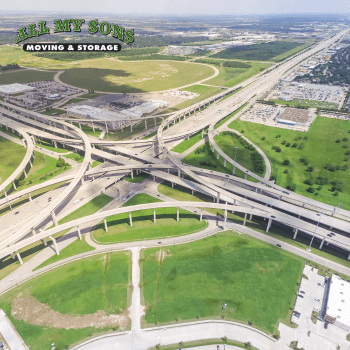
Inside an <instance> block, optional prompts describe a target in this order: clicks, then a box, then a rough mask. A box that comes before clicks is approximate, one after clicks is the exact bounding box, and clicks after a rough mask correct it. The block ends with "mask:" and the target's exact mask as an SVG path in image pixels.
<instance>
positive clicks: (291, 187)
mask: <svg viewBox="0 0 350 350" xmlns="http://www.w3.org/2000/svg"><path fill="white" fill-rule="evenodd" d="M296 188H297V186H296V185H295V184H291V185H288V186H287V190H289V191H292V192H295V190H296Z"/></svg>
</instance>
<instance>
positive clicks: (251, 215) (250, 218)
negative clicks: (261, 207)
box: [249, 207, 254, 220]
mask: <svg viewBox="0 0 350 350" xmlns="http://www.w3.org/2000/svg"><path fill="white" fill-rule="evenodd" d="M252 209H254V207H252ZM252 219H253V214H250V216H249V220H252Z"/></svg>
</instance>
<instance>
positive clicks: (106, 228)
mask: <svg viewBox="0 0 350 350" xmlns="http://www.w3.org/2000/svg"><path fill="white" fill-rule="evenodd" d="M103 222H104V224H105V231H106V232H108V226H107V220H106V218H104V219H103Z"/></svg>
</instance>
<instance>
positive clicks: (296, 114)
mask: <svg viewBox="0 0 350 350" xmlns="http://www.w3.org/2000/svg"><path fill="white" fill-rule="evenodd" d="M278 119H283V120H288V121H293V122H295V123H307V122H308V121H309V111H308V110H304V109H297V108H290V107H287V108H285V109H284V111H283V112H282V113H281V114H280V115H279V116H278Z"/></svg>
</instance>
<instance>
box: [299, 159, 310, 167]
mask: <svg viewBox="0 0 350 350" xmlns="http://www.w3.org/2000/svg"><path fill="white" fill-rule="evenodd" d="M299 161H300V162H301V163H303V164H304V165H305V166H307V165H308V164H309V162H308V161H307V160H306V158H300V159H299Z"/></svg>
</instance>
